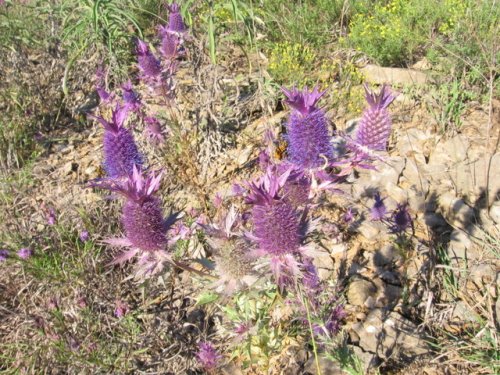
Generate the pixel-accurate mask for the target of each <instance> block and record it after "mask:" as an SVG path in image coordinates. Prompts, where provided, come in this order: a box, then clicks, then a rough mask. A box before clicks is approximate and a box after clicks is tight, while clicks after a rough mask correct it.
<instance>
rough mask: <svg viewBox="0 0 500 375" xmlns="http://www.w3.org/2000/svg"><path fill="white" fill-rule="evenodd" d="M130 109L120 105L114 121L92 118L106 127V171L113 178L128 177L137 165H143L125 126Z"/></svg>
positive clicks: (114, 112)
mask: <svg viewBox="0 0 500 375" xmlns="http://www.w3.org/2000/svg"><path fill="white" fill-rule="evenodd" d="M127 112H128V109H127V107H126V106H124V107H120V106H119V105H117V106H116V108H115V109H114V110H113V115H112V120H111V122H108V121H106V120H104V119H103V118H102V117H96V116H92V115H91V116H90V117H92V118H94V119H96V120H97V121H99V122H100V123H101V124H102V125H103V126H104V130H105V131H104V140H103V144H104V147H103V149H104V169H105V170H106V172H107V174H108V176H109V177H111V178H118V177H127V176H129V175H130V174H131V173H132V169H133V167H134V166H135V165H137V166H141V165H142V156H141V154H140V153H139V150H138V149H137V145H136V144H135V141H134V137H133V135H132V133H131V132H130V131H129V130H128V129H126V128H125V127H124V126H123V124H124V122H125V120H126V118H127Z"/></svg>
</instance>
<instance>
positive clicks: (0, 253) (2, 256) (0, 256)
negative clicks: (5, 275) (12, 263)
mask: <svg viewBox="0 0 500 375" xmlns="http://www.w3.org/2000/svg"><path fill="white" fill-rule="evenodd" d="M8 257H9V251H8V250H6V249H0V262H4V261H6V260H7V258H8Z"/></svg>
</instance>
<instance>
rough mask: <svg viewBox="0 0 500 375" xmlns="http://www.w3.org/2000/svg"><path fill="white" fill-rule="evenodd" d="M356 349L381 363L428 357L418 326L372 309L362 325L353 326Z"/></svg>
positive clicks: (393, 313) (396, 315)
mask: <svg viewBox="0 0 500 375" xmlns="http://www.w3.org/2000/svg"><path fill="white" fill-rule="evenodd" d="M353 329H354V330H355V331H356V333H357V335H358V336H359V338H360V341H359V346H360V347H361V348H362V349H363V350H364V351H367V352H370V353H374V354H376V355H377V356H378V357H380V358H382V359H387V358H389V357H393V358H397V357H398V356H399V355H404V356H405V357H415V356H419V355H424V354H427V353H429V348H428V346H427V344H426V343H425V340H424V339H423V337H421V336H420V334H418V333H417V326H416V325H415V324H413V323H412V322H410V321H409V320H407V319H405V318H404V317H402V316H401V315H400V314H398V313H396V312H390V313H389V312H387V311H385V310H383V309H374V310H373V311H371V312H370V314H369V315H368V317H367V318H366V320H365V321H364V322H363V323H362V324H358V325H353Z"/></svg>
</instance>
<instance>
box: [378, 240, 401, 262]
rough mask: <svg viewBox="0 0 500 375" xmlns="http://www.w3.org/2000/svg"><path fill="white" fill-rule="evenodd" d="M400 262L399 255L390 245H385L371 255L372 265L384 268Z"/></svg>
mask: <svg viewBox="0 0 500 375" xmlns="http://www.w3.org/2000/svg"><path fill="white" fill-rule="evenodd" d="M399 260H401V254H400V252H399V251H398V249H396V247H395V246H393V245H392V244H386V245H384V247H382V248H381V249H380V250H378V251H376V252H375V253H374V254H373V264H374V265H375V266H376V267H384V266H387V265H390V264H392V263H394V262H397V261H399Z"/></svg>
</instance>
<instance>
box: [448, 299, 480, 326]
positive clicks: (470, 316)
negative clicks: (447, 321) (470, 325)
mask: <svg viewBox="0 0 500 375" xmlns="http://www.w3.org/2000/svg"><path fill="white" fill-rule="evenodd" d="M451 317H452V318H454V319H458V320H459V321H466V322H477V321H478V320H477V319H478V318H479V317H478V315H477V314H476V313H475V312H474V310H472V309H471V308H470V307H469V306H468V305H467V304H466V303H465V302H463V301H458V302H457V303H456V304H455V306H454V307H453V312H452V315H451Z"/></svg>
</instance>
